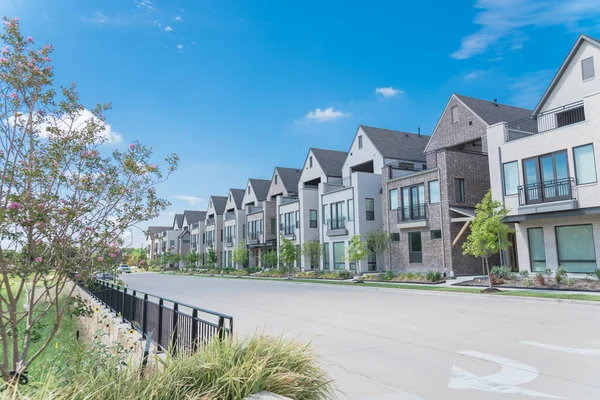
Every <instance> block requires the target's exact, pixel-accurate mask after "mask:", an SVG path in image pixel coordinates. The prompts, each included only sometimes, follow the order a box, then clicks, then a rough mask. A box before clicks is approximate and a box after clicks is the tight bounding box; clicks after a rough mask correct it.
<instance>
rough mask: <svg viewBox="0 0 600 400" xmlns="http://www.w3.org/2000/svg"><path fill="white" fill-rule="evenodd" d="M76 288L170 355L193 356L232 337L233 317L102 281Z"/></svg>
mask: <svg viewBox="0 0 600 400" xmlns="http://www.w3.org/2000/svg"><path fill="white" fill-rule="evenodd" d="M79 287H80V288H81V289H83V290H84V291H85V292H87V293H88V294H90V295H91V296H92V297H94V298H95V299H96V300H98V301H99V302H100V303H102V304H103V305H105V306H106V307H108V308H109V309H110V310H112V311H113V312H114V313H115V314H116V315H120V316H121V317H122V318H123V320H124V321H126V322H128V323H130V324H131V326H132V327H133V328H134V329H136V330H138V331H140V333H142V335H144V337H146V335H147V334H150V333H152V341H153V342H154V343H155V344H156V345H157V346H159V347H160V348H162V349H163V350H165V351H166V350H169V351H171V353H172V354H175V353H177V352H181V351H183V352H194V351H196V350H197V349H198V346H200V345H202V344H206V343H208V342H209V341H210V340H211V339H213V338H218V339H219V340H223V339H225V338H226V337H228V336H231V335H232V334H233V317H230V316H229V315H225V314H221V313H218V312H214V311H210V310H205V309H203V308H198V307H194V306H191V305H188V304H184V303H180V302H176V301H173V300H169V299H165V298H162V297H158V296H154V295H150V294H148V293H143V292H140V291H137V290H132V289H127V288H122V287H120V286H118V285H113V284H111V283H107V282H104V281H93V283H92V284H91V285H89V286H85V285H82V284H79Z"/></svg>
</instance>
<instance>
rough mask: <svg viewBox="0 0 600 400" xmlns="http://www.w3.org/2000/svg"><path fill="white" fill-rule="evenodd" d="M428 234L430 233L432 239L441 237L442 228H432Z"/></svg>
mask: <svg viewBox="0 0 600 400" xmlns="http://www.w3.org/2000/svg"><path fill="white" fill-rule="evenodd" d="M430 234H431V238H432V239H441V238H442V230H441V229H434V230H432V231H430Z"/></svg>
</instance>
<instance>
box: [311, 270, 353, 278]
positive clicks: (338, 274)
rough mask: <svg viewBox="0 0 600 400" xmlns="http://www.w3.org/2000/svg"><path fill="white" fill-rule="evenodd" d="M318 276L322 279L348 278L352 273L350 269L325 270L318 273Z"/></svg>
mask: <svg viewBox="0 0 600 400" xmlns="http://www.w3.org/2000/svg"><path fill="white" fill-rule="evenodd" d="M319 277H320V278H323V279H349V278H351V277H352V273H351V272H350V271H346V270H343V271H325V272H322V273H321V274H320V275H319Z"/></svg>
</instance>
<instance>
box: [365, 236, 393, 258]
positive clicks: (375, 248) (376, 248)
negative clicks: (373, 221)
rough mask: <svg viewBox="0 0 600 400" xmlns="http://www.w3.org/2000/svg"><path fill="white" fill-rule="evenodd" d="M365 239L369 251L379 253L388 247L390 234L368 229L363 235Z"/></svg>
mask: <svg viewBox="0 0 600 400" xmlns="http://www.w3.org/2000/svg"><path fill="white" fill-rule="evenodd" d="M365 241H366V242H367V248H368V249H369V250H370V251H372V252H374V253H375V254H380V253H382V252H384V251H385V250H386V249H387V248H388V246H389V244H390V242H391V238H390V234H389V233H387V232H384V231H369V232H367V234H366V235H365Z"/></svg>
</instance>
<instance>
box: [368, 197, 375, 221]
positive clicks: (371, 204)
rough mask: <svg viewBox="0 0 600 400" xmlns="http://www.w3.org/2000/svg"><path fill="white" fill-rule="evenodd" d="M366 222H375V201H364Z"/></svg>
mask: <svg viewBox="0 0 600 400" xmlns="http://www.w3.org/2000/svg"><path fill="white" fill-rule="evenodd" d="M366 206H367V215H366V217H367V221H375V199H366Z"/></svg>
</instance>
